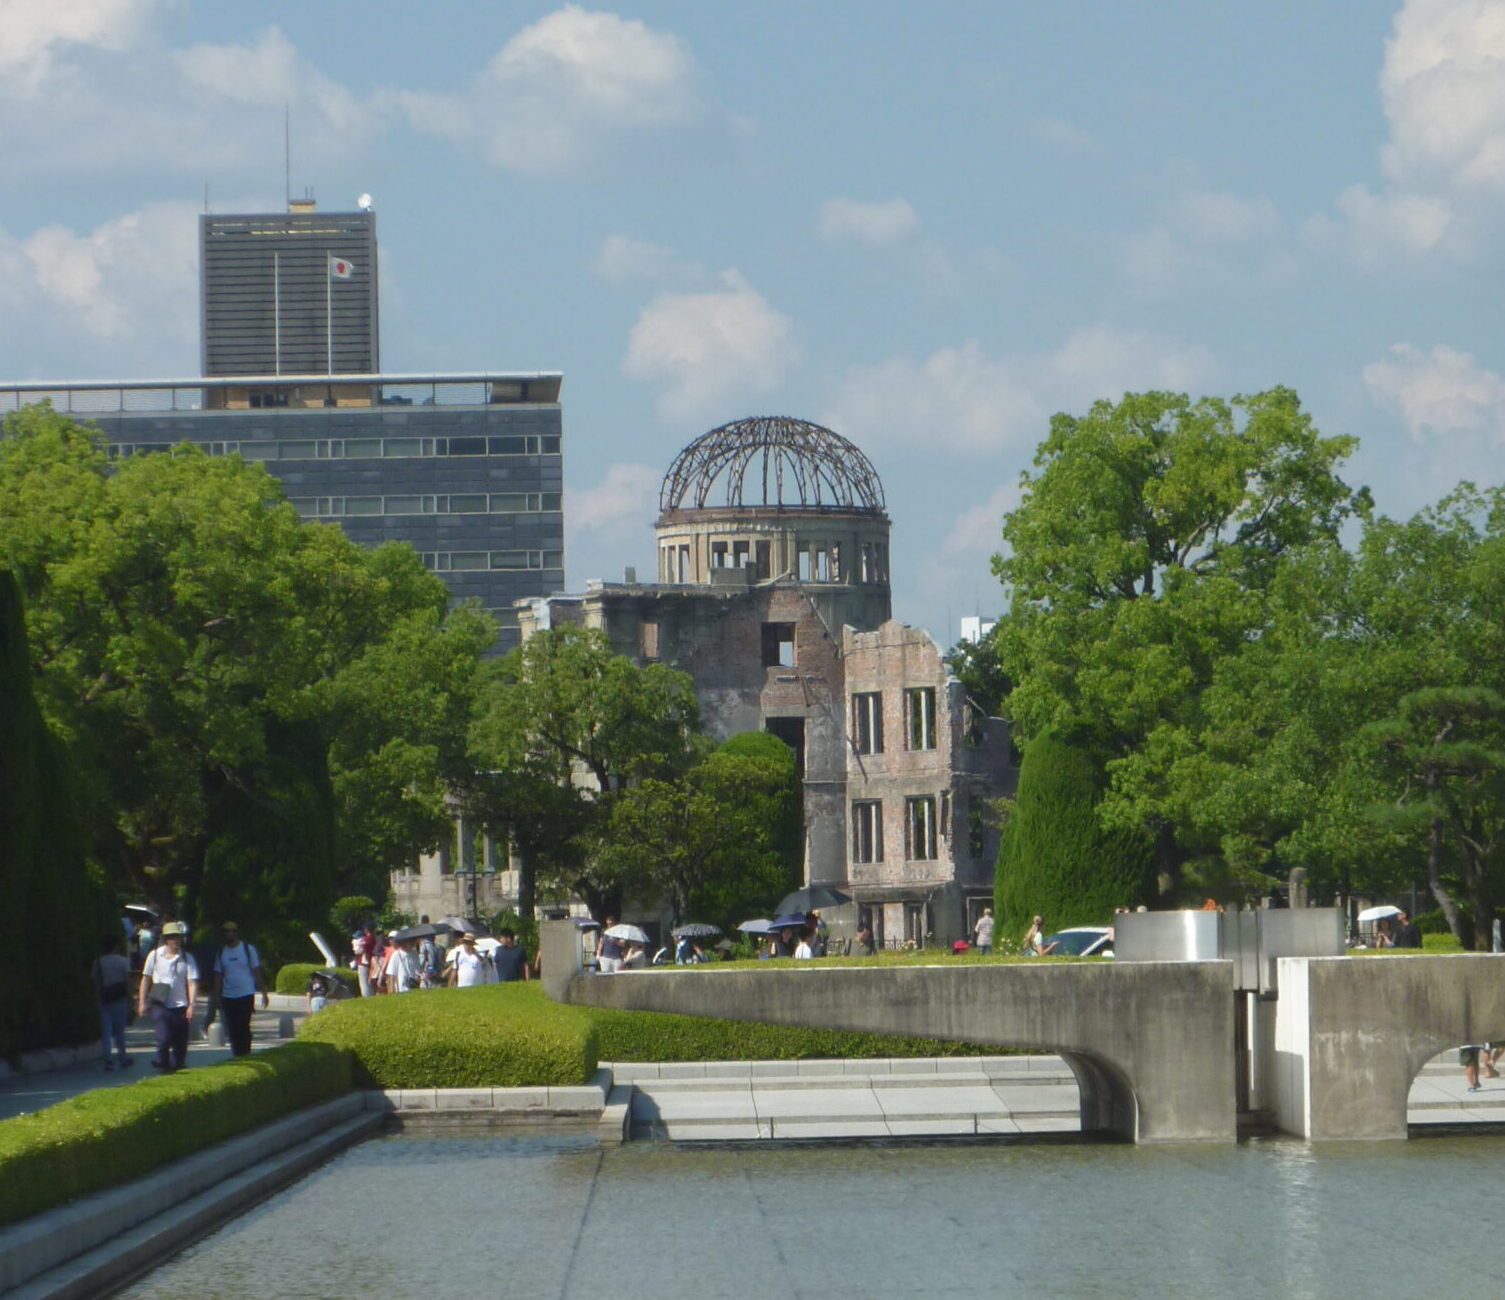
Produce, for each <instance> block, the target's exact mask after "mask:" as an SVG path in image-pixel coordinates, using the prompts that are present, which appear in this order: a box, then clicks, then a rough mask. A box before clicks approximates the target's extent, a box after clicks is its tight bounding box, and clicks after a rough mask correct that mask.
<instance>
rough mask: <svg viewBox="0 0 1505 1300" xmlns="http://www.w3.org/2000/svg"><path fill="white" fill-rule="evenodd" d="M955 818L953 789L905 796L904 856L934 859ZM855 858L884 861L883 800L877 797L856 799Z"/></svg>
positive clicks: (866, 860)
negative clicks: (952, 804) (937, 792)
mask: <svg viewBox="0 0 1505 1300" xmlns="http://www.w3.org/2000/svg"><path fill="white" fill-rule="evenodd" d="M950 822H951V792H950V791H949V790H942V791H941V793H940V797H939V798H937V797H936V796H935V795H933V794H922V795H914V796H911V797H910V798H907V799H905V800H904V858H905V860H906V861H908V862H934V861H935V860H936V859H937V858H938V857H940V843H941V841H942V840H944V839H946V837H947V830H946V828H947V826H949V825H950ZM852 861H853V862H882V861H883V804H882V802H881V801H880V800H877V799H858V800H854V801H853V803H852Z"/></svg>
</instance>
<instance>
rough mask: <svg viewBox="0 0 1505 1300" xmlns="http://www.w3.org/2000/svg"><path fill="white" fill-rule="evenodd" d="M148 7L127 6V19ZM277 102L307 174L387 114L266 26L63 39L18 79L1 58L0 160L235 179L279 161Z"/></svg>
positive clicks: (25, 166)
mask: <svg viewBox="0 0 1505 1300" xmlns="http://www.w3.org/2000/svg"><path fill="white" fill-rule="evenodd" d="M5 2H6V0H0V4H4V3H5ZM147 9H148V6H146V5H144V4H139V5H136V6H135V7H134V8H133V9H132V10H131V18H132V20H133V21H139V20H140V19H141V16H142V15H143V14H145V13H146V12H147ZM122 22H124V20H122ZM0 30H3V28H0ZM28 78H29V80H28ZM38 78H41V81H40V83H38V84H39V85H40V89H37V88H36V86H34V85H33V83H35V82H37V79H38ZM284 107H286V108H289V109H290V110H291V114H292V125H293V142H294V148H295V162H296V163H297V165H298V166H299V167H300V168H307V169H309V171H310V172H313V171H316V170H317V169H319V168H321V167H324V166H333V165H340V164H345V163H348V162H350V161H351V160H352V159H353V158H354V157H356V156H357V155H359V153H360V152H361V151H362V150H363V149H364V148H365V146H366V145H367V144H368V143H369V140H370V137H371V136H372V134H373V133H374V132H375V131H376V130H377V129H378V127H379V126H380V125H381V121H382V114H383V112H384V109H383V108H382V106H381V104H380V103H379V101H378V98H377V97H372V98H367V99H363V98H361V97H358V96H356V95H354V94H353V93H352V92H350V91H349V90H348V89H346V88H345V87H344V86H342V85H340V84H339V83H338V82H335V81H334V80H332V79H330V78H329V77H327V76H325V75H324V74H323V73H321V72H320V71H319V70H318V69H317V68H316V67H315V66H314V65H313V64H311V63H310V62H309V61H308V60H307V59H305V58H303V57H302V56H301V55H300V54H299V53H298V51H297V50H296V49H295V48H294V47H293V45H292V44H291V42H289V41H288V39H287V38H286V37H285V36H284V35H283V34H282V33H281V31H279V30H278V29H277V28H275V27H273V28H269V29H267V30H266V31H264V32H262V33H261V34H260V35H258V36H256V37H254V38H251V39H249V40H246V41H244V42H235V43H231V44H223V45H212V44H199V45H194V46H191V47H187V48H184V49H171V48H167V47H166V46H164V45H163V44H162V43H161V41H160V40H152V39H146V38H145V37H143V39H142V40H141V41H140V42H139V44H138V45H136V46H134V47H132V48H130V49H129V50H123V51H122V50H116V49H114V48H113V47H105V46H103V45H102V44H101V45H97V46H96V47H94V48H92V49H88V50H85V49H84V47H83V46H82V45H81V44H80V45H68V46H60V47H57V48H56V49H54V50H53V51H52V53H51V54H49V55H48V56H46V57H45V58H43V59H41V60H33V62H32V63H31V64H30V65H28V67H27V68H26V69H25V70H24V75H23V74H22V72H18V71H14V70H13V71H12V72H11V75H6V69H5V67H4V66H3V64H0V120H4V122H5V128H6V151H7V163H8V165H9V166H10V167H11V168H12V169H13V170H14V171H16V172H18V173H22V174H26V173H49V172H86V173H88V174H90V175H91V176H93V175H95V174H98V173H100V172H111V171H129V172H133V173H139V172H141V171H142V170H143V169H147V168H150V169H152V170H154V171H160V170H162V169H164V168H166V169H171V170H177V171H182V172H188V173H189V174H191V175H193V176H194V178H195V179H196V180H201V179H203V178H205V177H208V178H215V177H219V176H223V175H226V174H231V173H234V174H235V175H236V176H237V179H238V178H239V177H240V176H241V175H242V174H243V173H244V171H245V169H246V168H247V167H248V166H253V165H254V166H255V167H256V168H257V169H258V170H261V169H264V168H265V166H266V162H267V160H268V159H269V158H280V157H281V154H282V145H283V110H284Z"/></svg>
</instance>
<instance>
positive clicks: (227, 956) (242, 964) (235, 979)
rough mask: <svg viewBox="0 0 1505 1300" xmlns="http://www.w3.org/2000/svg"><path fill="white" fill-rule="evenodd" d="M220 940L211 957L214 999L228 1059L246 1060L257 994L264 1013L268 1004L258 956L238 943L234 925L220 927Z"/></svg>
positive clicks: (238, 937) (248, 1053)
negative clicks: (220, 1020) (231, 1057)
mask: <svg viewBox="0 0 1505 1300" xmlns="http://www.w3.org/2000/svg"><path fill="white" fill-rule="evenodd" d="M220 938H221V939H222V940H223V943H222V945H221V947H220V950H219V952H218V953H216V954H215V957H214V997H215V1001H216V1002H218V1004H219V1009H220V1014H221V1015H222V1016H224V1018H225V1037H226V1038H227V1039H228V1040H229V1042H230V1055H231V1056H248V1055H250V1052H251V1014H252V1012H253V1011H254V1010H255V1002H256V994H257V993H258V992H259V993H260V994H261V1009H262V1010H263V1011H265V1010H266V1009H267V1006H268V1005H269V1003H270V1002H271V999H270V998H269V997H268V996H267V990H266V984H265V982H264V981H263V979H262V976H261V955H260V954H259V953H258V952H257V951H256V949H255V948H253V947H252V946H251V945H250V944H248V943H242V942H241V941H240V927H239V926H238V925H236V924H235V922H234V921H226V922H225V923H224V925H222V926H221V927H220Z"/></svg>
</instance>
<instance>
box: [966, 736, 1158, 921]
mask: <svg viewBox="0 0 1505 1300" xmlns="http://www.w3.org/2000/svg"><path fill="white" fill-rule="evenodd" d="M1102 787H1103V773H1102V766H1101V764H1100V763H1098V762H1097V761H1096V759H1095V758H1094V757H1093V755H1092V754H1091V753H1090V752H1089V751H1088V750H1087V749H1085V748H1083V747H1081V746H1078V745H1073V744H1070V743H1068V742H1066V741H1064V740H1062V739H1060V738H1058V737H1057V736H1055V735H1054V734H1053V733H1051V732H1046V733H1045V734H1043V735H1040V736H1036V737H1035V738H1034V739H1033V740H1031V741H1030V742H1029V743H1028V744H1027V745H1026V746H1025V748H1024V757H1023V762H1022V764H1021V766H1020V769H1019V790H1018V794H1017V795H1016V797H1015V799H1014V801H1013V805H1012V807H1011V808H1010V809H1009V815H1008V820H1007V821H1006V822H1005V823H1004V827H1003V835H1002V838H1001V839H1000V841H999V845H998V866H997V870H996V871H995V873H994V879H993V904H994V909H995V911H996V913H997V919H998V925H999V927H1000V929H1001V930H1002V931H1003V932H1004V933H1006V934H1013V935H1016V936H1018V935H1022V934H1023V933H1024V931H1025V929H1026V928H1027V927H1028V925H1029V923H1030V921H1031V919H1032V918H1033V917H1034V916H1035V915H1036V914H1037V913H1038V914H1041V915H1043V916H1044V917H1045V918H1046V920H1047V922H1048V923H1050V924H1051V926H1052V928H1055V927H1056V926H1057V925H1060V926H1066V925H1091V924H1099V923H1101V924H1107V923H1108V921H1109V920H1110V919H1111V917H1112V915H1113V909H1114V908H1115V907H1127V906H1130V905H1132V904H1133V903H1135V902H1137V901H1138V900H1139V899H1140V898H1142V897H1144V896H1145V894H1146V892H1147V889H1148V882H1149V879H1150V877H1151V874H1152V872H1153V867H1154V854H1153V851H1152V845H1151V843H1150V840H1149V838H1148V836H1146V835H1145V834H1144V833H1143V832H1142V831H1139V830H1137V829H1116V830H1106V829H1104V827H1103V826H1102V824H1101V822H1100V820H1099V818H1098V815H1097V805H1098V802H1099V800H1100V799H1101V797H1102Z"/></svg>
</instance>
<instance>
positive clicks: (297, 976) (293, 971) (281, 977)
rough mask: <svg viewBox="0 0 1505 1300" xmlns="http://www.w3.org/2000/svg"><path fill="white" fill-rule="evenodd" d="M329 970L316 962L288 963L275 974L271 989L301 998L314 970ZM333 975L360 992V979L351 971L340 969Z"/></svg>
mask: <svg viewBox="0 0 1505 1300" xmlns="http://www.w3.org/2000/svg"><path fill="white" fill-rule="evenodd" d="M330 969H331V968H330V967H328V966H321V965H319V964H318V963H316V962H306V961H295V962H289V963H288V964H287V965H286V966H284V967H283V968H282V969H281V970H279V971H278V972H277V979H276V982H275V983H274V984H273V985H272V988H273V990H274V991H275V992H277V993H287V994H290V995H292V996H294V997H300V998H301V997H302V996H303V992H304V990H305V989H306V988H307V987H308V977H309V976H310V975H312V974H313V973H314V972H315V971H316V970H322V971H327V970H330ZM335 974H336V975H338V976H339V977H340V979H341V981H342V982H343V983H345V984H348V985H349V986H350V987H351V989H352V990H353V991H355V992H357V993H359V992H360V987H361V981H360V977H359V976H358V975H357V974H356V973H355V972H354V971H353V970H347V969H346V968H344V967H340V968H339V969H338V970H335Z"/></svg>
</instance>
